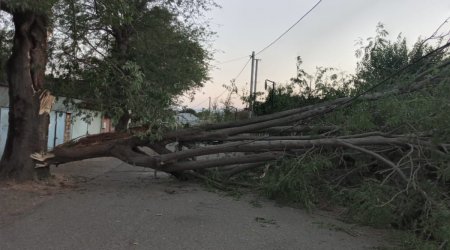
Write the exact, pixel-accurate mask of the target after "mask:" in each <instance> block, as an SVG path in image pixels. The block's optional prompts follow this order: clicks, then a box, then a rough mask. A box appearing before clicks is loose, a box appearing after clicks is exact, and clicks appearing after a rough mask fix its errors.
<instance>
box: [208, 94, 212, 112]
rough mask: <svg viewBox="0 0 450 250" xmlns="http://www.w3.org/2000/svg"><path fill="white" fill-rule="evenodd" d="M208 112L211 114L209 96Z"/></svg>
mask: <svg viewBox="0 0 450 250" xmlns="http://www.w3.org/2000/svg"><path fill="white" fill-rule="evenodd" d="M208 111H209V113H210V114H211V96H210V97H209V105H208Z"/></svg>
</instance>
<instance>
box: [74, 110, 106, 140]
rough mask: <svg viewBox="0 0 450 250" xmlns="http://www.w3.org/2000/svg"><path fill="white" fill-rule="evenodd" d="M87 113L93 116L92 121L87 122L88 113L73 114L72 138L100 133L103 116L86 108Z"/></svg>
mask: <svg viewBox="0 0 450 250" xmlns="http://www.w3.org/2000/svg"><path fill="white" fill-rule="evenodd" d="M83 112H84V113H86V115H88V116H91V121H90V122H86V121H85V119H84V118H85V117H86V115H81V116H72V135H71V139H75V138H79V137H82V136H86V135H93V134H99V133H100V132H101V128H102V118H101V116H100V115H99V114H95V112H91V111H87V110H84V111H83Z"/></svg>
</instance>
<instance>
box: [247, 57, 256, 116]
mask: <svg viewBox="0 0 450 250" xmlns="http://www.w3.org/2000/svg"><path fill="white" fill-rule="evenodd" d="M251 59H252V70H251V75H250V94H249V98H248V100H249V101H248V108H249V109H250V114H249V118H251V117H252V113H253V102H252V100H253V95H252V93H253V75H254V70H255V51H253V52H252V56H251Z"/></svg>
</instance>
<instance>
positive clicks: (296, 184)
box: [262, 155, 332, 209]
mask: <svg viewBox="0 0 450 250" xmlns="http://www.w3.org/2000/svg"><path fill="white" fill-rule="evenodd" d="M331 166H332V165H331V162H330V161H329V160H328V159H327V158H324V157H322V156H319V155H313V156H306V157H305V158H302V159H293V160H292V159H285V160H282V161H280V162H279V163H278V164H277V166H276V167H274V168H272V169H271V170H270V171H269V172H268V174H267V175H266V177H265V178H264V180H263V182H262V188H263V190H264V192H265V194H266V195H267V196H268V197H269V198H272V199H278V200H281V201H285V202H290V203H300V204H301V205H303V206H304V207H306V208H308V209H310V208H312V207H314V205H315V204H316V203H317V202H319V200H320V199H322V198H323V197H324V195H327V194H328V192H329V190H328V189H327V188H325V187H326V185H324V183H323V181H324V179H323V178H322V176H321V175H322V174H323V172H325V171H326V170H327V169H330V168H331Z"/></svg>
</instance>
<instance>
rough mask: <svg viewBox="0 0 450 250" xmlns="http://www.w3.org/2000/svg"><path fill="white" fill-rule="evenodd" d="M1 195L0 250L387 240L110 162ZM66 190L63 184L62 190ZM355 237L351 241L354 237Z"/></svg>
mask: <svg viewBox="0 0 450 250" xmlns="http://www.w3.org/2000/svg"><path fill="white" fill-rule="evenodd" d="M53 173H54V174H55V175H56V176H60V177H59V178H62V179H59V180H60V181H56V184H55V183H53V184H36V183H34V184H33V183H32V184H26V185H25V184H24V185H17V184H13V183H10V184H3V185H2V186H1V187H0V199H1V201H2V202H1V205H0V217H1V219H2V221H0V222H1V223H0V249H373V248H376V247H380V246H383V245H385V244H386V243H385V240H384V239H385V238H384V236H383V232H380V231H376V230H373V229H368V228H362V227H355V226H351V225H346V224H344V223H342V222H340V221H338V220H335V219H333V218H329V217H327V216H323V215H314V214H309V213H307V212H305V211H303V210H300V209H295V208H290V207H280V206H278V205H276V204H274V203H273V202H271V201H266V200H264V199H260V198H258V199H257V201H256V200H255V197H253V196H251V195H246V196H243V197H240V198H239V199H236V198H235V197H231V196H225V195H222V194H218V193H214V192H208V191H206V190H204V188H202V187H201V186H200V185H198V184H195V183H189V182H179V181H177V180H174V179H172V178H169V177H168V176H165V175H163V174H159V177H160V178H159V179H155V178H154V176H153V171H152V170H147V169H143V168H136V167H131V166H129V165H126V164H123V163H121V162H120V161H118V160H115V159H110V158H102V159H94V160H89V161H82V162H74V163H71V164H68V165H66V166H62V167H59V168H57V169H53ZM61 183H63V184H61ZM349 232H351V233H349Z"/></svg>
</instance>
